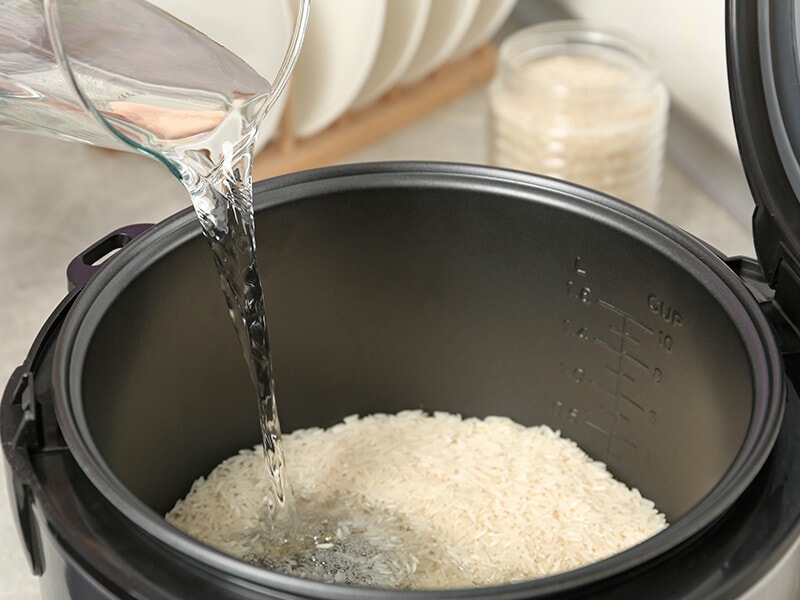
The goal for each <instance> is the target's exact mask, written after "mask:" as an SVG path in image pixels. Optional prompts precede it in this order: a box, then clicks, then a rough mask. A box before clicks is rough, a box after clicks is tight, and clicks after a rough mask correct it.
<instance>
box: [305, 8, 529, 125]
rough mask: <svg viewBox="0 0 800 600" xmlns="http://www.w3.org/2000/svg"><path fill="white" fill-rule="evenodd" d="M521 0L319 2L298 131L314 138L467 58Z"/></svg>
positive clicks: (308, 49) (307, 50) (308, 34)
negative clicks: (352, 112) (346, 115)
mask: <svg viewBox="0 0 800 600" xmlns="http://www.w3.org/2000/svg"><path fill="white" fill-rule="evenodd" d="M514 4H515V0H314V2H313V6H312V8H311V16H310V19H309V24H308V29H307V31H306V39H305V43H304V45H303V51H302V53H301V55H300V59H299V60H298V63H297V67H296V68H295V73H294V79H293V89H292V102H293V106H292V108H293V111H294V112H293V120H294V123H295V134H296V135H297V136H298V137H299V138H307V137H310V136H313V135H315V134H317V133H319V132H321V131H322V130H324V129H325V128H327V127H328V126H329V125H331V124H332V123H333V122H334V121H336V119H338V118H339V117H341V116H342V115H343V114H344V113H345V112H347V111H348V110H351V109H352V110H358V109H361V108H364V107H366V106H367V105H369V104H370V103H372V102H374V101H376V100H378V99H379V98H380V97H381V96H382V95H383V94H385V93H386V92H387V91H389V90H390V89H391V88H392V87H394V86H396V85H398V84H399V85H410V84H413V83H416V82H418V81H420V80H422V79H424V78H425V77H426V76H427V75H429V74H431V73H432V72H433V71H435V70H436V69H437V68H439V67H440V66H442V65H443V64H445V63H446V62H448V61H450V60H453V59H457V58H463V57H465V56H467V55H468V54H469V53H470V52H472V51H474V50H475V49H476V48H478V47H479V46H480V45H481V44H483V43H485V42H486V41H488V40H489V39H490V38H491V36H492V35H494V33H495V32H496V31H497V30H498V29H499V28H500V27H501V26H502V25H503V23H504V22H505V20H506V19H507V18H508V15H509V14H510V12H511V10H512V9H513V7H514Z"/></svg>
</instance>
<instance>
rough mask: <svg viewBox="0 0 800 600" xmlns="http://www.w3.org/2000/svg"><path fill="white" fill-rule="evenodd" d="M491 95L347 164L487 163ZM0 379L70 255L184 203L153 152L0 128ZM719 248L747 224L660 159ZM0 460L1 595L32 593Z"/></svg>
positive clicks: (668, 203) (745, 237)
mask: <svg viewBox="0 0 800 600" xmlns="http://www.w3.org/2000/svg"><path fill="white" fill-rule="evenodd" d="M485 115H486V99H485V93H484V91H483V90H479V91H476V92H473V93H471V94H469V95H467V96H464V97H463V98H461V99H459V100H457V101H455V102H453V103H452V104H451V105H448V106H447V107H445V108H443V109H440V110H438V111H436V112H435V113H432V114H431V115H429V116H427V117H425V118H423V119H421V120H420V121H418V122H416V123H415V124H414V125H412V126H410V127H408V128H406V129H404V130H402V131H400V132H398V133H396V134H394V135H392V136H390V137H388V138H386V139H384V140H382V141H381V142H379V143H377V144H375V145H373V146H370V147H368V148H366V149H364V150H362V151H360V152H358V153H357V154H355V155H352V156H350V157H349V158H348V159H347V161H346V162H360V161H374V160H403V159H421V160H444V161H457V162H467V163H485V162H486V160H487V159H486V136H487V130H486V119H485ZM0 187H1V188H2V194H0V209H1V210H2V218H1V219H0V332H1V335H2V344H0V385H2V386H5V383H6V382H7V381H8V378H9V376H10V374H11V372H12V370H13V369H14V368H15V367H16V366H17V365H18V364H20V362H21V361H22V360H23V358H24V356H25V354H26V352H27V350H28V348H29V347H30V345H31V343H32V342H33V339H34V337H35V336H36V333H37V331H38V329H39V327H41V325H42V324H43V323H44V321H45V320H46V318H47V317H48V315H49V314H50V313H51V311H52V310H53V308H54V307H55V306H56V305H57V304H58V302H59V300H60V299H61V298H62V297H63V296H64V294H65V292H66V279H65V274H64V272H65V268H66V265H67V263H68V262H69V261H70V260H71V259H72V258H73V257H74V256H76V255H78V254H79V253H80V252H81V251H82V250H84V249H85V248H86V247H87V246H89V245H91V243H92V242H94V241H96V240H97V239H99V238H101V237H103V236H104V235H105V234H106V233H108V232H109V231H111V230H113V229H115V228H117V227H119V226H121V225H127V224H131V223H140V222H157V221H160V220H162V219H164V218H165V217H167V216H169V215H171V214H173V213H175V212H177V211H178V210H181V209H183V208H185V207H187V206H189V200H188V196H187V195H186V193H185V191H184V189H183V187H182V186H181V184H180V183H179V182H178V181H177V180H175V179H174V178H173V177H172V176H171V175H170V174H169V173H168V172H167V171H166V169H164V167H162V166H161V165H160V164H158V163H156V162H155V161H153V160H151V159H148V158H145V157H141V156H136V155H132V154H125V153H113V152H108V151H104V150H100V149H96V148H91V147H88V146H83V145H80V144H74V143H67V142H63V141H56V140H52V139H49V138H44V137H38V136H34V135H27V134H20V133H9V132H0ZM654 212H655V213H656V214H657V215H658V216H660V217H662V218H664V219H665V220H666V221H668V222H670V223H672V224H673V225H676V226H678V227H681V228H683V229H686V230H687V231H689V232H690V233H692V234H694V235H695V236H697V237H699V238H700V239H702V240H705V241H706V242H708V243H709V244H711V245H712V246H714V247H716V248H717V249H718V250H720V251H721V252H723V253H724V254H726V255H729V256H733V255H745V256H752V255H753V245H752V240H751V235H750V231H749V230H748V228H747V227H746V226H745V225H743V224H741V223H740V222H738V221H736V219H734V218H733V217H732V216H731V215H730V214H729V213H728V212H726V210H725V209H723V208H722V207H721V206H720V205H718V204H717V203H715V202H714V201H713V200H712V199H711V198H709V197H708V196H706V195H705V194H704V193H703V192H702V191H701V190H699V189H698V187H697V186H695V185H694V183H693V182H692V181H691V180H689V179H688V178H687V177H685V176H684V175H683V174H682V173H681V172H679V171H678V170H677V169H676V168H675V167H674V166H672V165H671V164H670V163H667V165H666V169H665V174H664V185H663V192H662V200H661V202H660V204H659V205H658V207H657V208H656V210H655V211H654ZM4 477H5V475H4V471H3V470H2V469H0V490H2V491H3V493H2V494H0V582H2V584H1V585H0V599H2V600H5V599H8V600H11V599H13V600H33V599H34V598H39V592H38V584H37V581H36V578H35V577H33V576H32V575H31V574H30V572H29V570H28V566H27V564H26V562H25V558H24V556H23V552H22V547H21V545H20V543H19V541H18V538H17V532H16V530H15V526H14V523H13V521H12V517H11V507H10V506H9V498H8V497H7V495H6V494H5V489H6V486H5V482H4V481H3V480H4Z"/></svg>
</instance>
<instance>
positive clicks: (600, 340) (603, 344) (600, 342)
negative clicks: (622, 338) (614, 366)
mask: <svg viewBox="0 0 800 600" xmlns="http://www.w3.org/2000/svg"><path fill="white" fill-rule="evenodd" d="M594 341H595V343H596V344H597V345H598V346H601V347H603V348H605V349H606V350H611V352H613V353H614V354H619V353H620V352H621V350H620V349H619V348H615V347H614V346H612V345H611V344H610V343H608V342H607V341H605V340H604V339H603V338H599V337H596V338H594Z"/></svg>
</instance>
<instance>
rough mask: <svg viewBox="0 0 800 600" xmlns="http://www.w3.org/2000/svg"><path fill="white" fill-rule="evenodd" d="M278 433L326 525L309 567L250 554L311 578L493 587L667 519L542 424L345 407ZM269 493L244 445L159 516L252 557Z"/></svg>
mask: <svg viewBox="0 0 800 600" xmlns="http://www.w3.org/2000/svg"><path fill="white" fill-rule="evenodd" d="M283 444H284V453H285V457H286V464H287V469H288V474H289V480H290V481H291V483H292V487H293V489H294V496H295V502H296V506H297V510H298V514H300V515H301V517H302V515H313V516H314V517H313V518H312V519H308V521H309V522H310V521H315V522H320V521H321V520H322V519H323V517H324V518H327V520H328V523H329V524H333V525H330V527H332V529H331V531H333V532H335V533H333V534H332V535H333V539H332V540H329V539H327V538H326V539H324V540H323V541H320V540H319V539H318V540H317V544H316V551H317V553H318V556H316V557H315V559H314V560H312V561H311V563H312V564H311V566H308V565H303V564H298V563H297V561H296V560H294V559H293V560H289V561H285V564H278V563H275V562H270V561H266V562H263V561H258V560H257V561H256V562H262V564H265V565H267V566H269V567H270V568H274V569H276V570H282V571H285V572H289V573H294V574H299V575H301V576H306V577H311V578H314V579H321V580H324V581H335V582H344V583H356V584H361V585H371V586H375V587H399V588H413V589H431V588H463V587H473V586H485V585H496V584H505V583H511V582H515V581H520V580H528V579H533V578H537V577H542V576H545V575H550V574H554V573H557V572H560V571H565V570H569V569H574V568H576V567H580V566H582V565H586V564H588V563H592V562H594V561H597V560H600V559H602V558H605V557H608V556H610V555H612V554H615V553H617V552H620V551H622V550H625V549H627V548H630V547H631V546H634V545H636V544H638V543H640V542H642V541H643V540H645V539H646V538H648V537H650V536H652V535H654V534H655V533H657V532H658V531H660V530H661V529H663V528H664V527H666V526H667V523H666V520H665V518H664V515H663V514H661V513H660V512H659V511H658V510H656V508H655V506H654V504H653V502H651V501H650V500H647V499H645V498H643V497H642V496H641V494H640V493H639V492H638V491H637V490H635V489H628V488H627V487H626V486H625V485H624V484H622V483H620V482H618V481H616V480H615V479H614V478H613V477H612V476H611V474H610V473H609V472H608V471H607V469H606V468H605V465H604V464H603V463H600V462H597V461H595V460H592V459H591V458H590V457H588V456H587V455H586V454H585V453H584V452H583V451H582V450H581V449H580V448H578V446H577V444H575V443H574V442H572V441H570V440H568V439H565V438H562V437H561V436H560V434H559V433H558V432H555V431H553V430H552V429H550V428H549V427H547V426H538V427H523V426H522V425H519V424H517V423H514V422H513V421H511V420H510V419H507V418H504V417H488V418H486V419H475V418H468V419H462V418H461V417H460V416H458V415H453V414H447V413H434V414H433V415H428V414H426V413H423V412H422V411H404V412H401V413H398V414H396V415H387V414H375V415H371V416H367V417H363V418H359V417H358V416H350V417H347V418H346V419H344V422H343V423H340V424H337V425H335V426H333V427H331V428H330V429H327V430H322V429H319V428H313V429H305V430H300V431H295V432H294V433H291V434H289V435H286V436H284V437H283ZM267 490H268V486H267V483H266V477H265V466H264V458H263V451H262V449H261V447H260V446H259V447H256V448H255V449H253V450H242V451H241V452H240V453H239V454H237V455H236V456H233V457H231V458H229V459H227V460H225V461H224V462H223V463H221V464H220V465H219V466H218V467H217V468H216V469H214V471H213V472H212V473H211V474H210V475H209V476H208V477H207V478H200V479H198V480H197V481H196V482H195V483H194V484H193V485H192V488H191V490H190V491H189V493H188V495H187V496H186V498H185V499H183V500H180V501H178V503H177V504H176V505H175V507H174V508H173V509H172V511H170V513H169V514H168V515H167V517H166V518H167V520H168V521H169V522H170V523H172V524H174V525H175V526H177V527H178V528H180V529H181V530H183V531H184V532H186V533H188V534H189V535H192V536H194V537H196V538H198V539H199V540H201V541H203V542H205V543H206V544H209V545H211V546H214V547H216V548H218V549H220V550H222V551H224V552H228V553H230V554H232V555H235V556H238V557H240V558H244V559H249V560H253V553H254V548H256V547H257V540H258V539H260V538H261V537H262V536H261V535H260V533H259V532H263V531H264V524H263V522H262V518H261V517H262V515H263V514H265V505H264V502H265V497H266V495H267V493H268V491H267ZM337 544H339V546H338V547H334V546H336V545H337ZM262 545H263V544H262ZM337 552H338V553H339V554H338V555H337V554H336V553H337ZM343 556H344V559H342V557H343ZM349 560H353V561H358V560H361V561H362V563H364V564H365V565H368V568H366V569H362V574H363V573H364V572H369V573H371V574H372V575H371V576H370V578H369V579H364V578H363V577H361V576H359V575H358V569H355V570H353V572H351V569H350V567H349V566H348V564H347V562H348V561H349Z"/></svg>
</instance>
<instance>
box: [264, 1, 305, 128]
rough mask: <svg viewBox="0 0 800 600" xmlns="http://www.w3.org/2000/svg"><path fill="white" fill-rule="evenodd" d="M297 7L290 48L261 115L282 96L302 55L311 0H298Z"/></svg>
mask: <svg viewBox="0 0 800 600" xmlns="http://www.w3.org/2000/svg"><path fill="white" fill-rule="evenodd" d="M296 1H297V4H298V8H297V22H296V23H295V26H294V31H293V32H292V39H291V40H289V49H288V51H287V52H286V56H284V58H283V63H282V64H281V66H280V69H278V72H277V74H276V75H275V80H274V81H273V83H272V88H271V89H270V91H269V95H268V99H267V101H266V102H265V103H264V106H263V107H262V108H261V116H262V118H263V116H264V115H265V114H267V113H268V112H269V110H270V109H271V108H272V105H273V104H274V103H275V101H276V100H277V99H278V98H280V96H281V93H282V92H283V90H284V89H285V88H286V85H287V84H288V83H289V79H290V78H291V75H292V71H293V70H294V65H295V63H296V62H297V59H298V57H299V56H300V49H301V47H302V45H303V37H304V36H305V32H306V25H307V24H308V13H309V10H310V8H311V0H296Z"/></svg>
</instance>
